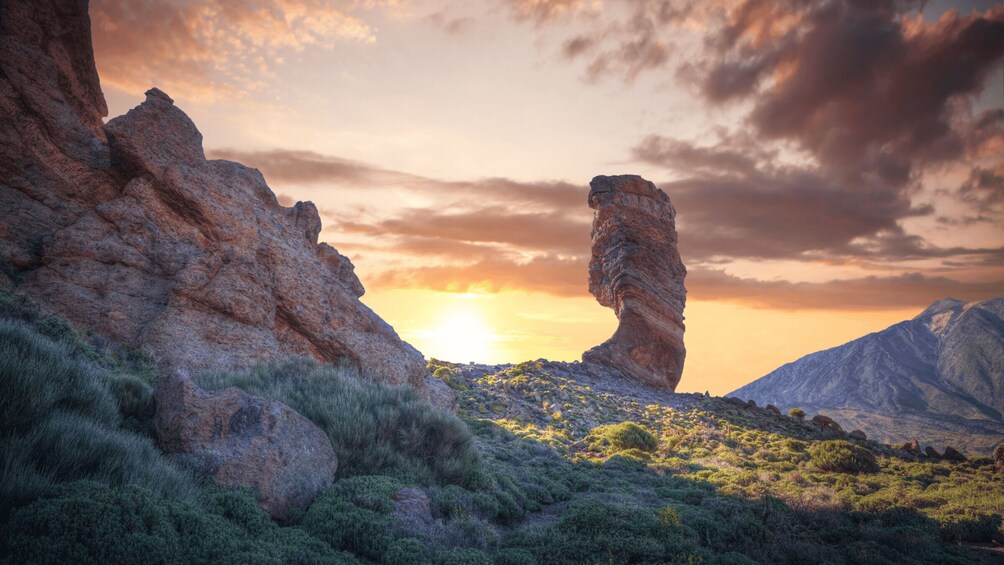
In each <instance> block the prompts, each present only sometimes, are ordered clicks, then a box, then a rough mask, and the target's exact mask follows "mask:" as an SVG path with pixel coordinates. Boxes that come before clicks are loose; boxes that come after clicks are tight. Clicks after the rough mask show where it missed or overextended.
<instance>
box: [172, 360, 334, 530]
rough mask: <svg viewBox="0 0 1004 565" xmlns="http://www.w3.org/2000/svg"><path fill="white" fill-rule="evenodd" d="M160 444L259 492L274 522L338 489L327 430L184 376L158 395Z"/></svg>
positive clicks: (224, 480) (270, 404) (219, 478)
mask: <svg viewBox="0 0 1004 565" xmlns="http://www.w3.org/2000/svg"><path fill="white" fill-rule="evenodd" d="M154 399H155V401H156V403H157V415H156V418H155V421H154V425H155V427H156V430H157V440H158V442H159V445H160V448H161V450H163V451H164V452H165V453H172V454H182V455H184V456H186V458H188V459H189V460H190V461H192V462H195V463H196V464H197V467H199V468H201V469H203V470H205V471H206V472H207V473H209V474H211V475H212V476H213V478H214V479H215V480H216V482H218V483H219V484H221V485H225V486H242V487H251V488H253V489H255V490H257V491H258V493H259V495H260V497H259V503H260V504H261V507H262V509H263V510H265V512H267V513H268V515H269V516H271V517H273V518H277V519H280V520H281V519H284V518H286V517H288V516H289V514H290V512H293V511H297V510H305V509H306V508H307V506H309V505H310V503H311V502H312V501H313V500H314V497H315V496H316V495H317V493H319V492H320V491H321V490H323V489H325V488H327V487H329V486H331V483H332V482H333V481H334V477H335V471H336V470H337V469H338V458H337V456H336V455H335V451H334V450H333V449H332V448H331V441H330V440H329V439H328V436H327V434H325V433H324V431H323V430H321V429H320V428H318V427H317V426H315V425H314V424H313V423H312V422H311V421H310V420H308V419H306V418H305V417H303V416H301V415H300V414H298V413H296V412H295V411H294V410H293V409H292V408H290V407H289V406H286V405H285V404H282V403H281V402H276V401H274V400H268V399H265V398H262V397H260V396H250V395H248V394H247V393H245V392H244V391H242V390H240V389H238V388H233V387H231V388H227V389H223V390H220V391H217V392H211V393H210V392H206V391H204V390H202V389H200V388H199V387H198V386H197V385H196V384H195V383H194V382H192V380H191V379H190V378H189V377H187V376H184V375H180V374H172V375H168V376H165V377H163V378H161V379H160V380H158V381H157V383H156V385H155V387H154Z"/></svg>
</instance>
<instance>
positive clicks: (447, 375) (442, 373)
mask: <svg viewBox="0 0 1004 565" xmlns="http://www.w3.org/2000/svg"><path fill="white" fill-rule="evenodd" d="M432 376H434V377H436V378H437V379H439V380H441V381H443V382H444V383H446V386H448V387H450V388H452V389H453V390H456V391H460V392H465V391H468V390H470V388H468V386H467V385H466V384H464V381H463V379H461V378H460V377H458V376H457V375H456V374H455V373H454V372H453V371H452V370H450V368H449V367H436V370H435V371H433V372H432Z"/></svg>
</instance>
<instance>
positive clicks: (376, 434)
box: [196, 358, 480, 485]
mask: <svg viewBox="0 0 1004 565" xmlns="http://www.w3.org/2000/svg"><path fill="white" fill-rule="evenodd" d="M196 380H197V381H198V383H199V384H200V385H201V386H202V387H203V388H205V389H207V390H218V389H222V388H226V387H228V386H236V387H238V388H241V389H243V390H244V391H246V392H248V393H251V394H256V395H261V396H265V397H267V398H271V399H273V400H278V401H281V402H283V403H285V404H287V405H289V406H290V407H292V408H293V409H294V410H296V411H297V412H299V413H300V414H303V415H304V416H306V417H307V418H308V419H310V420H311V421H312V422H314V423H315V424H317V425H318V426H319V427H320V428H321V429H323V430H324V431H325V432H326V433H327V434H328V437H329V438H330V439H331V444H332V446H333V447H334V449H335V452H336V453H337V455H338V461H339V469H338V474H339V476H340V477H352V476H356V475H379V474H383V475H389V476H394V477H398V478H401V479H404V480H409V481H413V482H415V483H417V484H421V485H430V484H465V483H467V482H469V481H470V480H471V478H472V476H473V475H474V473H475V472H476V471H477V469H478V466H479V463H480V462H479V458H478V454H477V451H476V450H475V449H474V446H473V445H472V443H471V434H470V432H469V431H468V429H467V426H466V425H465V424H464V423H463V422H461V421H460V420H459V419H457V418H456V417H455V416H453V415H452V414H448V413H446V412H443V411H440V410H437V409H435V408H434V407H433V406H432V405H430V404H429V403H428V402H426V401H425V400H423V399H422V398H421V397H420V396H419V395H418V393H416V392H415V391H414V390H413V389H410V388H406V387H394V386H388V385H385V384H381V383H376V382H372V381H370V380H368V379H366V378H364V377H362V376H360V375H359V374H358V372H356V370H355V369H353V368H352V367H351V366H349V365H345V366H341V367H333V366H331V365H322V364H320V363H317V362H315V361H313V360H310V359H304V358H292V359H288V360H286V361H284V362H281V363H275V364H260V365H257V366H255V367H254V368H252V369H250V370H247V371H243V372H235V373H212V374H206V375H202V376H200V377H198V378H197V379H196Z"/></svg>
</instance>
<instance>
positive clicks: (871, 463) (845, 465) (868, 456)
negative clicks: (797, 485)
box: [809, 439, 879, 473]
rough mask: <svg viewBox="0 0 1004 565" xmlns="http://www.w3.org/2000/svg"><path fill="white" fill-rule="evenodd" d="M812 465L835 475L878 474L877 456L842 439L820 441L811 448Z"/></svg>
mask: <svg viewBox="0 0 1004 565" xmlns="http://www.w3.org/2000/svg"><path fill="white" fill-rule="evenodd" d="M809 457H810V460H811V461H812V463H813V464H814V465H815V466H816V467H817V468H818V469H819V470H821V471H830V472H833V473H876V472H878V470H879V466H878V462H877V461H876V460H875V455H873V454H872V452H871V451H868V450H867V449H865V448H863V447H861V446H858V445H854V444H853V443H851V442H849V441H845V440H842V439H836V440H827V441H819V442H816V443H814V444H812V446H811V447H810V448H809Z"/></svg>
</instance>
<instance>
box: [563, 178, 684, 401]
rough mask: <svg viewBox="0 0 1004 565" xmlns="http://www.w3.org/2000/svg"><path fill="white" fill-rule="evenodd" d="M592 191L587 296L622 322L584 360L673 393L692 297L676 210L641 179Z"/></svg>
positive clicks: (598, 183) (609, 181) (606, 182)
mask: <svg viewBox="0 0 1004 565" xmlns="http://www.w3.org/2000/svg"><path fill="white" fill-rule="evenodd" d="M589 187H590V191H589V207H590V208H592V209H593V210H594V213H593V228H592V258H591V259H590V261H589V292H591V293H592V294H593V296H595V297H596V300H597V301H598V302H599V303H600V304H602V305H603V306H607V307H609V308H613V310H614V313H615V314H616V315H617V319H618V320H619V321H620V323H619V325H618V327H617V331H615V332H614V335H613V336H612V337H611V338H610V339H608V340H607V341H606V342H604V343H602V344H600V345H598V346H596V347H594V348H592V349H590V350H589V351H586V352H585V353H583V354H582V360H583V361H586V362H590V363H597V364H601V365H606V366H608V367H612V368H614V369H617V370H619V371H620V372H622V373H623V374H624V375H626V376H627V377H629V378H632V379H635V380H637V381H640V382H642V383H645V384H647V385H650V386H654V387H659V388H668V389H669V390H675V389H676V385H677V384H678V383H679V382H680V374H681V373H682V372H683V361H684V358H685V356H686V349H685V348H684V346H683V332H684V325H683V308H684V305H685V303H686V299H687V290H686V288H685V287H684V285H683V279H684V277H685V276H686V275H687V269H686V268H685V267H684V266H683V261H682V260H681V259H680V252H679V250H678V249H677V236H676V209H674V208H673V204H672V203H671V202H670V200H669V197H668V196H666V193H664V192H663V191H661V190H659V189H658V188H656V187H655V185H654V184H652V183H651V182H649V181H646V180H645V179H643V178H641V177H639V176H636V175H622V176H598V177H596V178H594V179H593V180H592V181H591V182H590V183H589Z"/></svg>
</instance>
